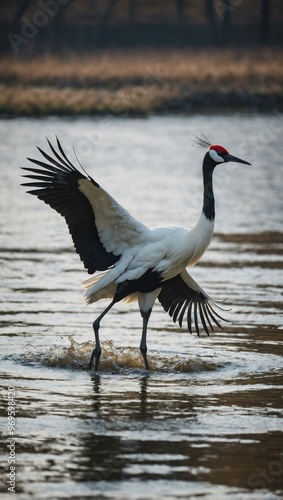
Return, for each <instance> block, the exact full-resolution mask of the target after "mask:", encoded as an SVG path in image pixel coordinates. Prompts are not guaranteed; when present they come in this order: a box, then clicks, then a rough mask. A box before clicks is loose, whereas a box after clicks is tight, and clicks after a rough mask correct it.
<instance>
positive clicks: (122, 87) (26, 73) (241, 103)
mask: <svg viewBox="0 0 283 500" xmlns="http://www.w3.org/2000/svg"><path fill="white" fill-rule="evenodd" d="M274 109H276V110H278V111H280V110H282V109H283V53H282V51H280V50H277V49H274V48H273V49H271V48H270V49H264V50H262V49H261V50H260V49H258V50H255V49H251V50H243V51H238V50H235V49H228V50H199V51H187V50H183V51H181V50H170V51H162V50H155V51H153V50H150V51H139V50H137V49H136V50H132V51H126V52H125V51H124V52H122V51H110V52H109V51H101V52H96V53H94V54H89V55H82V56H81V57H79V56H78V55H75V54H72V53H67V54H66V55H65V56H64V57H60V58H57V57H54V56H51V55H45V56H42V57H40V58H31V59H27V58H21V59H19V58H14V59H13V58H12V59H11V58H3V59H2V60H1V61H0V114H1V115H2V116H7V117H9V116H11V117H12V116H48V115H61V116H70V115H104V114H112V115H118V116H135V115H136V116H144V115H145V116H146V115H149V114H157V113H161V114H162V113H187V114H189V113H194V112H215V111H217V110H219V111H221V112H223V111H239V112H246V111H262V112H268V111H271V110H274Z"/></svg>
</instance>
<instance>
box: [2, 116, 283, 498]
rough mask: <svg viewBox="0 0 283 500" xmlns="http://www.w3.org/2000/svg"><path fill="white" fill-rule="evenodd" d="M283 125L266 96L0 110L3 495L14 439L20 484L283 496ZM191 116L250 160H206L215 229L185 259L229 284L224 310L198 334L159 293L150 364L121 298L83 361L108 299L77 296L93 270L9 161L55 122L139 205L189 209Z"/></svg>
mask: <svg viewBox="0 0 283 500" xmlns="http://www.w3.org/2000/svg"><path fill="white" fill-rule="evenodd" d="M216 131H217V133H216ZM282 131H283V119H282V117H281V115H280V114H279V113H277V112H276V111H275V112H273V113H272V114H271V115H270V116H269V115H265V116H256V115H255V116H243V115H233V116H229V115H225V116H217V117H213V116H198V117H152V118H149V119H128V120H122V119H118V118H117V119H113V118H110V117H109V118H104V119H96V120H95V119H89V118H80V119H74V120H63V119H57V118H50V119H44V120H33V119H30V120H27V119H15V120H9V121H6V120H2V121H0V137H1V141H0V147H1V156H0V163H1V188H0V189H1V199H0V204H1V220H0V231H1V233H0V234H1V242H0V258H1V285H2V286H1V320H0V321H1V354H0V356H1V377H2V379H3V382H2V384H1V386H2V389H1V391H2V399H1V413H0V417H1V418H0V425H1V430H2V432H1V444H2V445H3V446H2V450H3V451H2V454H1V460H0V466H1V476H2V477H3V478H4V481H3V483H2V485H1V486H0V488H1V498H6V497H7V498H10V492H9V491H8V487H9V485H8V484H7V482H6V480H7V476H6V474H7V473H9V472H10V464H8V459H9V456H10V455H11V453H12V452H13V449H12V448H8V447H7V445H9V444H10V442H11V441H15V443H16V444H15V447H16V449H15V452H16V491H17V493H18V495H17V498H19V499H20V500H21V499H26V498H36V499H57V498H58V499H59V498H60V499H65V498H68V499H78V498H80V499H81V498H99V499H100V498H101V499H102V498H108V499H112V498H114V499H116V498H117V499H140V500H141V499H151V500H156V499H160V498H166V499H175V498H177V499H187V498H199V497H201V498H211V499H219V498H228V497H229V498H233V499H234V498H235V499H261V498H262V499H263V498H264V499H275V498H282V497H283V441H282V385H283V370H282V369H283V361H282V353H283V349H282V332H283V329H282V267H283V265H282V262H283V258H282V248H283V238H282V235H283V225H282V210H283V198H282V163H281V158H282V156H283V144H282V140H281V136H282ZM199 132H204V133H205V134H206V135H207V136H208V137H211V138H212V140H213V141H214V142H218V143H219V142H220V143H221V144H223V145H224V146H226V147H227V148H228V149H229V150H230V151H231V153H232V154H235V155H236V156H240V157H242V158H244V159H246V160H248V161H251V162H252V164H253V166H252V167H248V166H244V165H236V164H235V165H234V164H229V165H226V166H223V167H222V166H221V167H219V168H218V169H217V171H216V173H215V192H216V203H217V206H216V235H215V237H214V239H213V242H212V245H211V247H210V249H209V250H208V251H207V253H206V255H205V256H204V257H203V259H202V260H201V262H200V263H199V264H198V265H197V266H196V267H195V268H194V269H193V270H192V276H193V277H194V278H195V279H196V280H197V281H198V282H199V283H200V284H201V285H202V286H203V287H204V288H205V290H206V291H207V292H208V293H209V294H210V295H212V296H213V297H214V298H216V299H220V300H225V299H226V298H227V302H226V304H227V306H225V307H227V308H228V309H229V308H230V307H231V310H229V311H227V312H226V313H224V315H225V317H226V318H227V319H228V320H229V321H230V322H229V323H223V328H224V330H223V331H221V330H219V329H217V328H216V329H215V333H214V334H212V335H211V336H210V337H207V336H206V335H204V334H202V335H201V337H200V338H198V337H197V336H196V335H195V334H194V335H190V334H188V333H187V332H186V331H185V330H182V329H180V328H179V327H178V326H177V325H175V324H174V323H172V320H171V318H170V317H169V316H168V315H167V314H166V313H165V312H164V311H163V309H162V307H161V306H160V304H159V303H156V305H155V308H154V311H153V314H152V316H151V320H150V324H149V332H148V348H149V351H148V358H149V364H150V368H151V369H150V372H149V373H147V372H146V371H145V370H144V368H143V363H142V360H141V356H140V352H139V350H138V346H139V342H140V334H141V318H140V314H139V312H138V309H137V305H136V304H131V305H125V304H122V303H121V304H118V305H116V307H115V308H113V310H112V311H111V312H110V313H109V314H108V315H107V316H106V317H105V318H104V320H103V324H102V326H101V330H100V333H101V339H102V342H103V345H102V347H103V352H102V358H101V364H100V371H99V373H97V374H96V373H94V372H89V371H87V370H86V364H87V361H88V358H89V355H90V353H91V350H92V348H93V340H94V339H93V332H92V322H93V320H94V318H95V317H96V316H97V315H98V314H99V313H100V312H101V311H102V310H103V308H104V307H105V304H106V302H100V303H98V304H95V305H94V306H90V307H86V306H85V305H84V303H83V300H82V290H81V288H80V283H81V282H82V281H83V280H84V279H86V277H87V275H86V272H85V271H84V269H83V266H82V265H81V263H80V261H79V258H78V256H77V255H76V254H75V253H74V251H73V249H72V244H71V240H70V237H69V235H68V231H67V229H66V227H65V223H64V221H63V219H61V218H60V217H59V215H58V214H56V213H55V212H53V211H52V210H51V209H50V208H49V207H47V206H46V205H44V204H43V203H41V202H40V201H38V200H37V199H36V198H34V197H31V196H28V195H27V194H25V190H24V189H23V188H22V187H20V185H19V184H20V177H19V165H22V166H24V165H26V166H27V165H28V162H27V161H26V160H25V157H26V156H32V157H33V156H34V155H35V145H39V146H41V147H45V139H44V137H45V135H47V136H49V137H50V138H53V137H54V135H55V134H58V136H59V137H60V138H61V140H62V143H63V145H64V147H65V148H66V150H67V152H68V153H69V154H70V155H73V151H72V149H71V145H74V146H75V147H76V152H77V155H78V156H79V158H80V161H81V162H82V164H83V165H84V167H85V168H86V169H87V170H88V171H89V173H90V175H92V176H93V177H94V178H95V179H96V180H97V181H98V182H99V183H100V184H102V185H103V187H104V188H106V189H107V190H108V191H110V192H111V194H112V195H113V196H114V197H116V198H117V199H118V200H119V201H120V202H121V203H122V204H123V205H124V206H125V207H126V208H127V209H128V210H129V211H130V212H131V213H132V214H133V215H135V216H136V217H137V218H138V219H140V220H141V221H142V222H144V223H145V224H148V225H151V226H152V225H156V224H170V223H171V224H175V223H177V224H182V225H188V226H191V225H192V224H193V223H194V221H195V219H196V217H197V214H198V210H199V209H200V204H201V172H200V164H201V160H202V156H203V153H204V152H203V150H200V149H195V148H193V147H192V145H191V138H192V137H193V135H194V134H196V133H199ZM9 387H10V392H9V390H8V388H9ZM13 387H14V388H15V389H14V390H13V389H12V388H13ZM8 402H10V403H12V402H14V403H15V408H16V426H15V432H14V435H13V436H11V435H9V429H8V423H9V422H8V419H7V409H8ZM10 423H11V421H10ZM10 431H11V432H13V429H10ZM10 450H12V451H10ZM12 457H13V453H12ZM5 478H6V479H5Z"/></svg>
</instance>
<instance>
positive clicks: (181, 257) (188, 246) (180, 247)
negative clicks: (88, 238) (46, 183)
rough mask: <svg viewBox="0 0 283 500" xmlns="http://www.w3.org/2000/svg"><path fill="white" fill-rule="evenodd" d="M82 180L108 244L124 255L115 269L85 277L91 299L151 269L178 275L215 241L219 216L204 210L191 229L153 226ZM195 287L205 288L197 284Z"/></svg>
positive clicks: (134, 296)
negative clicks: (212, 240) (215, 230)
mask: <svg viewBox="0 0 283 500" xmlns="http://www.w3.org/2000/svg"><path fill="white" fill-rule="evenodd" d="M78 184H79V190H80V191H81V192H82V193H83V194H84V195H85V196H87V198H88V199H89V200H90V203H91V206H92V209H93V211H94V214H95V220H96V227H97V231H98V235H99V238H100V241H101V242H102V244H103V246H104V247H105V249H106V250H107V252H113V253H114V255H121V258H120V260H119V261H118V262H117V263H116V264H115V265H114V267H112V268H111V269H110V270H108V271H106V272H103V273H100V274H99V275H96V276H94V277H92V278H90V279H88V280H86V281H84V283H83V286H84V287H85V288H86V291H85V300H86V302H87V303H92V302H96V301H97V300H100V299H102V298H113V296H114V294H115V290H116V288H117V285H118V284H119V283H123V282H124V281H126V280H128V281H131V280H137V279H139V278H140V277H141V276H142V275H143V274H144V273H145V272H146V271H147V270H148V269H152V270H153V271H157V272H158V273H159V274H160V275H161V276H162V278H163V279H164V280H168V279H170V278H173V277H174V276H177V275H178V274H180V273H181V272H182V271H184V270H185V268H186V266H193V265H194V264H196V262H197V261H198V260H199V259H200V257H201V256H202V255H203V253H204V252H205V250H206V249H207V247H208V245H209V243H210V240H211V237H212V234H213V229H214V221H213V220H208V219H207V218H206V217H205V215H204V213H203V212H201V214H200V216H199V219H198V221H197V223H196V224H195V225H194V226H193V228H192V229H189V228H185V227H182V226H157V227H153V228H148V227H146V226H145V225H143V224H141V223H140V222H138V221H137V220H136V219H135V218H134V217H132V216H131V215H130V214H129V212H127V211H126V210H125V209H124V208H123V207H122V206H121V205H120V204H119V203H117V201H116V200H114V198H112V197H111V196H110V195H109V194H108V193H107V192H106V191H105V190H104V189H102V188H101V187H97V186H95V185H94V184H93V183H91V182H90V181H89V180H88V179H81V180H80V181H79V183H78ZM188 276H189V275H188ZM192 281H193V280H192ZM195 287H197V288H195ZM195 287H194V289H196V290H197V291H199V290H200V288H199V287H198V285H196V284H195ZM140 295H141V294H132V295H130V296H128V297H127V298H126V299H127V301H132V300H134V299H139V301H140V300H141V296H140ZM157 295H158V290H157V293H155V291H154V292H152V298H153V297H154V296H155V298H156V297H157ZM154 300H155V299H154ZM150 302H152V300H150ZM151 307H152V303H151Z"/></svg>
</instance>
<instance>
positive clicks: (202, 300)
mask: <svg viewBox="0 0 283 500" xmlns="http://www.w3.org/2000/svg"><path fill="white" fill-rule="evenodd" d="M158 300H159V302H160V303H161V304H162V306H163V307H164V309H165V311H166V312H168V313H169V315H170V316H171V317H172V319H173V321H174V323H175V322H176V321H177V320H178V321H179V325H180V327H181V326H182V322H183V317H184V314H185V312H186V311H187V325H188V331H189V332H190V333H192V330H193V324H194V326H195V330H196V333H197V334H198V335H199V333H200V331H199V323H201V324H202V326H203V328H204V331H205V332H206V333H207V335H209V329H210V330H212V331H214V330H213V326H212V322H211V321H213V323H215V324H216V325H217V326H219V327H220V328H221V329H222V326H221V325H220V324H219V322H218V321H217V319H216V318H215V316H216V317H217V318H220V319H222V320H223V321H228V320H226V319H224V318H222V317H221V316H220V315H219V314H218V313H217V312H216V311H215V309H214V308H215V307H218V306H217V304H215V302H213V300H212V299H211V298H210V297H209V296H208V295H206V294H204V293H202V292H197V291H196V290H193V289H192V288H190V287H189V286H188V285H187V283H185V282H184V280H183V279H182V276H181V275H180V274H178V276H175V277H174V278H171V279H169V280H167V281H164V282H163V283H162V289H161V291H160V293H159V296H158ZM212 305H213V306H214V308H213V307H212ZM198 313H199V314H198ZM199 320H200V321H199Z"/></svg>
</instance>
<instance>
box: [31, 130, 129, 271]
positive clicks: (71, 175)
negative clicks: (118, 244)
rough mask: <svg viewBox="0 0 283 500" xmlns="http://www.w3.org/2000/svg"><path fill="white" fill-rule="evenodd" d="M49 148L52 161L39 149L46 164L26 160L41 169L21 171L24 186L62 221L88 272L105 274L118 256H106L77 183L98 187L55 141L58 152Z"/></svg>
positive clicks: (93, 217) (93, 220)
mask: <svg viewBox="0 0 283 500" xmlns="http://www.w3.org/2000/svg"><path fill="white" fill-rule="evenodd" d="M48 144H49V146H50V149H51V152H52V153H53V155H54V156H55V158H53V157H51V156H50V155H49V154H47V153H46V152H45V151H43V150H42V149H40V148H38V150H39V151H40V153H41V154H42V156H43V157H44V159H45V160H46V162H45V161H40V160H35V159H33V158H28V160H29V161H31V162H32V163H34V164H35V165H37V166H38V167H41V168H32V167H23V170H25V171H27V172H29V174H27V175H24V177H27V178H29V179H31V180H32V182H26V183H24V184H23V185H24V186H28V187H31V188H33V189H31V190H30V191H28V193H30V194H33V195H35V196H37V197H38V198H39V199H40V200H43V201H44V202H45V203H47V204H48V205H50V207H51V208H53V209H54V210H56V211H57V212H58V213H59V214H61V215H62V216H63V217H64V218H65V220H66V222H67V225H68V227H69V231H70V234H71V236H72V239H73V242H74V246H75V249H76V251H77V253H78V254H79V255H80V258H81V260H82V262H83V263H84V266H85V268H86V269H87V270H88V272H89V273H90V274H93V273H94V272H95V271H104V270H106V269H108V268H109V267H111V266H113V265H114V264H115V263H116V262H117V261H118V260H119V259H120V255H114V254H113V253H112V252H107V251H106V249H105V248H104V246H103V245H102V243H101V241H100V239H99V236H98V232H97V228H96V224H95V215H94V212H93V209H92V207H91V205H90V203H89V201H88V199H87V197H86V196H85V195H84V194H83V193H82V192H81V191H79V189H78V181H79V180H80V179H88V180H89V181H90V182H92V183H93V184H94V185H95V186H96V187H99V185H98V184H97V183H96V182H95V181H94V180H93V179H91V177H89V176H87V175H84V174H83V173H81V172H80V171H79V170H77V169H76V167H75V166H74V165H73V164H72V163H71V162H70V160H69V159H68V158H67V156H66V155H65V153H64V151H63V148H62V146H61V144H60V142H59V140H58V138H57V146H58V151H56V150H55V148H54V146H52V145H51V143H50V142H49V141H48ZM47 162H49V163H47Z"/></svg>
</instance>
